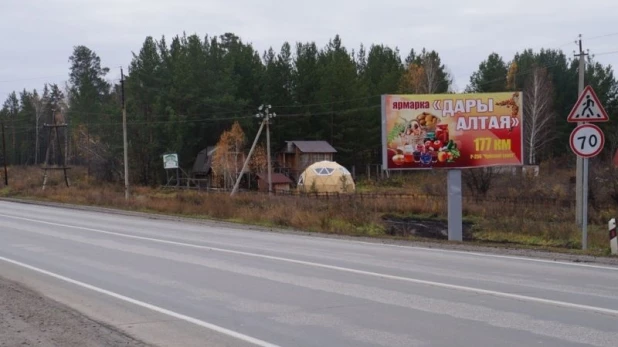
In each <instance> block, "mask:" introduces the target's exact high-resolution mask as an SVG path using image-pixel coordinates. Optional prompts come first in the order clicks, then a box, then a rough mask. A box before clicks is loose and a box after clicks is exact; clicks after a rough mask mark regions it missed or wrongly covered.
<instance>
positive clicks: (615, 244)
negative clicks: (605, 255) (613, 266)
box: [607, 218, 618, 255]
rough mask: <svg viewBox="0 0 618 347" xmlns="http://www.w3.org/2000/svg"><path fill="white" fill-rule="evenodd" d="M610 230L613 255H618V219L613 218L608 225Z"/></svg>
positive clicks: (610, 244)
mask: <svg viewBox="0 0 618 347" xmlns="http://www.w3.org/2000/svg"><path fill="white" fill-rule="evenodd" d="M607 226H608V228H609V247H610V248H611V250H612V254H614V255H618V237H617V236H616V218H612V219H611V220H610V221H609V223H607Z"/></svg>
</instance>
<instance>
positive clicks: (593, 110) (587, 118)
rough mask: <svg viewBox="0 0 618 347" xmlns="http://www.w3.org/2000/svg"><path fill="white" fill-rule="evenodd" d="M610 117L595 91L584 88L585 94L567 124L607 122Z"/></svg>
mask: <svg viewBox="0 0 618 347" xmlns="http://www.w3.org/2000/svg"><path fill="white" fill-rule="evenodd" d="M607 121H609V117H608V116H607V112H605V109H604V108H603V105H602V104H601V102H600V101H599V98H598V97H597V94H596V93H595V92H594V89H592V87H590V86H586V88H584V91H583V93H582V94H581V95H580V96H579V99H577V103H575V105H574V106H573V109H572V110H571V113H569V117H568V118H567V122H574V123H575V122H589V123H593V122H607Z"/></svg>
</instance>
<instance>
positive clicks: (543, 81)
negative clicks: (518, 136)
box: [523, 67, 555, 164]
mask: <svg viewBox="0 0 618 347" xmlns="http://www.w3.org/2000/svg"><path fill="white" fill-rule="evenodd" d="M552 94H553V86H552V83H551V81H550V79H549V76H548V74H547V69H545V68H541V67H535V68H534V69H533V71H532V74H530V76H529V77H528V80H527V83H526V88H525V89H524V105H523V107H524V115H523V118H524V146H525V149H526V152H527V154H528V164H535V163H537V160H538V158H537V155H538V153H539V152H540V151H541V150H542V149H543V148H544V147H545V146H546V145H548V144H549V143H550V142H551V141H552V140H553V134H552V132H551V124H552V122H553V120H554V118H555V117H554V110H553V104H552V99H553V98H552Z"/></svg>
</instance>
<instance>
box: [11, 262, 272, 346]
mask: <svg viewBox="0 0 618 347" xmlns="http://www.w3.org/2000/svg"><path fill="white" fill-rule="evenodd" d="M0 260H2V261H5V262H7V263H11V264H13V265H17V266H21V267H23V268H26V269H29V270H32V271H36V272H39V273H42V274H44V275H47V276H51V277H53V278H56V279H59V280H62V281H65V282H68V283H71V284H74V285H77V286H80V287H82V288H86V289H90V290H93V291H95V292H98V293H101V294H105V295H108V296H111V297H113V298H115V299H118V300H122V301H126V302H128V303H131V304H134V305H137V306H141V307H144V308H147V309H150V310H152V311H155V312H159V313H162V314H165V315H168V316H170V317H174V318H177V319H180V320H183V321H185V322H189V323H192V324H195V325H198V326H201V327H203V328H207V329H210V330H213V331H215V332H218V333H221V334H224V335H227V336H230V337H233V338H236V339H239V340H242V341H245V342H248V343H252V344H254V345H256V346H260V347H279V346H278V345H275V344H272V343H269V342H266V341H262V340H259V339H256V338H254V337H251V336H247V335H244V334H241V333H239V332H236V331H233V330H229V329H226V328H223V327H220V326H218V325H214V324H211V323H208V322H205V321H203V320H199V319H196V318H193V317H189V316H185V315H183V314H180V313H177V312H174V311H170V310H167V309H164V308H162V307H159V306H155V305H152V304H149V303H146V302H143V301H139V300H136V299H133V298H129V297H127V296H124V295H121V294H118V293H114V292H111V291H109V290H106V289H102V288H99V287H95V286H93V285H90V284H87V283H84V282H80V281H77V280H74V279H72V278H68V277H65V276H62V275H59V274H56V273H53V272H50V271H47V270H43V269H40V268H37V267H34V266H31V265H28V264H24V263H22V262H19V261H16V260H12V259H8V258H5V257H2V256H0Z"/></svg>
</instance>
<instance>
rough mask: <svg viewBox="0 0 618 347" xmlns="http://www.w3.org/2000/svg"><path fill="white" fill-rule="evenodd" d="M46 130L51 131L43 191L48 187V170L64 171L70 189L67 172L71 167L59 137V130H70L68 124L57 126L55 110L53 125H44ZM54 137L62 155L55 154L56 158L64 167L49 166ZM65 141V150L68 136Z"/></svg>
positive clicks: (44, 168)
mask: <svg viewBox="0 0 618 347" xmlns="http://www.w3.org/2000/svg"><path fill="white" fill-rule="evenodd" d="M43 126H44V127H45V128H48V129H49V139H48V142H47V151H46V152H45V163H44V164H43V168H42V169H43V172H44V174H43V190H45V186H46V185H47V177H48V173H47V171H48V170H62V171H63V172H64V182H65V183H66V185H67V187H69V176H68V174H67V170H69V169H70V167H68V166H67V163H66V157H65V156H64V155H63V154H62V146H61V145H60V136H59V135H58V128H65V129H68V126H67V124H66V123H62V124H57V122H56V116H55V110H52V124H44V125H43ZM52 131H53V132H54V135H52ZM54 137H56V142H57V144H58V147H57V149H58V152H60V155H59V156H58V155H55V153H54V157H55V159H54V160H56V159H58V158H60V160H61V161H62V166H49V152H50V149H51V148H52V146H53V141H54ZM64 141H65V148H66V141H67V136H65V137H64Z"/></svg>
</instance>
